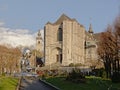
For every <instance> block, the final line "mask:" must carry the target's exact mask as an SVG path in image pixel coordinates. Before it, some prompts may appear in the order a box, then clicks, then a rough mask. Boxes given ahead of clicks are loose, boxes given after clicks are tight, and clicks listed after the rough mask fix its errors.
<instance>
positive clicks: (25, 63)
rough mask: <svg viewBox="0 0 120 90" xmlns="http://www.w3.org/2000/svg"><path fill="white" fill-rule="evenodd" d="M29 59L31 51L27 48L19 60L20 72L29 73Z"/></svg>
mask: <svg viewBox="0 0 120 90" xmlns="http://www.w3.org/2000/svg"><path fill="white" fill-rule="evenodd" d="M30 57H31V51H30V49H28V48H25V49H24V50H23V55H22V59H21V63H20V64H21V71H22V72H29V71H30V61H29V58H30Z"/></svg>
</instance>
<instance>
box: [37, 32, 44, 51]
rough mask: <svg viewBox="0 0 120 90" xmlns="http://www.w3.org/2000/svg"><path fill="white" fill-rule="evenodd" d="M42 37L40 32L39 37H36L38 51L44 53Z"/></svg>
mask: <svg viewBox="0 0 120 90" xmlns="http://www.w3.org/2000/svg"><path fill="white" fill-rule="evenodd" d="M42 40H43V39H42V36H41V33H40V30H39V31H38V33H37V37H36V50H37V51H39V52H42V51H43V41H42Z"/></svg>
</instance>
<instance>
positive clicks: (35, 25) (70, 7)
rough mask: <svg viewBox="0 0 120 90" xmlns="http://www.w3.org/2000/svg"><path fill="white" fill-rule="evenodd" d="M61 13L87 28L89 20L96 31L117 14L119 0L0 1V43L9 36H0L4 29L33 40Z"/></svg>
mask: <svg viewBox="0 0 120 90" xmlns="http://www.w3.org/2000/svg"><path fill="white" fill-rule="evenodd" d="M63 13H64V14H66V15H67V16H68V17H70V18H75V19H76V20H77V21H78V22H79V23H80V24H82V25H83V26H84V27H85V29H86V30H88V28H89V25H90V23H91V24H92V28H93V31H94V32H95V33H99V32H102V31H104V30H105V28H106V27H107V25H108V24H112V23H113V21H114V20H115V18H116V17H117V16H118V15H119V14H120V0H0V34H1V35H2V36H0V42H1V40H3V39H5V40H7V39H6V38H9V37H10V36H11V35H12V34H10V33H8V37H7V35H6V37H5V38H3V37H4V34H2V33H3V32H6V33H7V32H11V33H15V34H19V35H21V37H22V35H28V37H29V36H30V37H31V38H28V39H32V37H33V40H35V37H34V36H35V35H36V32H37V31H38V30H43V28H44V26H45V24H46V23H47V22H48V21H50V22H53V23H54V22H55V21H56V20H57V19H58V18H59V17H60V16H61V15H62V14H63ZM20 31H21V32H20ZM14 38H18V37H17V36H15V37H14ZM24 38H27V37H24ZM19 39H20V38H19ZM28 39H27V41H30V40H28ZM5 40H3V41H4V42H5ZM17 40H18V39H17ZM7 41H9V42H12V41H10V40H7ZM15 41H16V40H15ZM21 42H22V40H21ZM22 43H24V42H22ZM34 43H35V42H34ZM12 44H13V43H12ZM31 44H32V43H31Z"/></svg>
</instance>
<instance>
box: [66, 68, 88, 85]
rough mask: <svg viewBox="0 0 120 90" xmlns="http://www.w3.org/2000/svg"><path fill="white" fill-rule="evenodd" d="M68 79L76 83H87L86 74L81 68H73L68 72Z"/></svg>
mask: <svg viewBox="0 0 120 90" xmlns="http://www.w3.org/2000/svg"><path fill="white" fill-rule="evenodd" d="M66 80H69V81H72V82H76V83H85V82H86V80H85V76H84V75H83V73H82V72H81V71H80V70H79V69H73V71H72V72H71V73H69V74H68V76H67V77H66Z"/></svg>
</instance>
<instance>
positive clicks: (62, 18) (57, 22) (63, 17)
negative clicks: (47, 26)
mask: <svg viewBox="0 0 120 90" xmlns="http://www.w3.org/2000/svg"><path fill="white" fill-rule="evenodd" d="M64 20H69V21H73V19H71V18H70V17H68V16H67V15H65V14H62V15H61V16H60V18H59V19H58V20H57V21H56V22H55V23H54V24H61V23H62V22H63V21H64Z"/></svg>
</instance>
